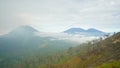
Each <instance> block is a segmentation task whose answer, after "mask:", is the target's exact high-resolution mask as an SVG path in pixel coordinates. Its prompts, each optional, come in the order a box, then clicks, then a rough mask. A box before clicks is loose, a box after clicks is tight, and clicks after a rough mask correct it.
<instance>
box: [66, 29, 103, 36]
mask: <svg viewBox="0 0 120 68" xmlns="http://www.w3.org/2000/svg"><path fill="white" fill-rule="evenodd" d="M64 33H68V34H83V35H95V36H101V35H104V34H105V32H103V31H100V30H97V29H95V28H89V29H88V30H84V29H82V28H70V29H68V30H66V31H64Z"/></svg>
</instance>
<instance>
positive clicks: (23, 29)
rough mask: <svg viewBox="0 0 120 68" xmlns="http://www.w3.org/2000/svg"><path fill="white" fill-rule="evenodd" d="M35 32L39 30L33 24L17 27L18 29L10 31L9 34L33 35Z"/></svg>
mask: <svg viewBox="0 0 120 68" xmlns="http://www.w3.org/2000/svg"><path fill="white" fill-rule="evenodd" d="M35 32H38V31H37V30H36V29H34V28H32V27H31V26H28V25H24V26H19V27H17V28H16V29H14V30H12V31H11V32H9V33H8V34H10V35H33V34H34V33H35Z"/></svg>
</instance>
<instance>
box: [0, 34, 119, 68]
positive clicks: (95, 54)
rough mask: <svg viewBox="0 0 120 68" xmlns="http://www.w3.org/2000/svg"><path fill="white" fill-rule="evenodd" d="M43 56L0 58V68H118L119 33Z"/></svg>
mask: <svg viewBox="0 0 120 68" xmlns="http://www.w3.org/2000/svg"><path fill="white" fill-rule="evenodd" d="M106 37H107V38H106V39H104V40H103V39H101V38H100V39H98V40H93V41H91V42H88V43H83V44H81V45H80V46H76V47H70V48H69V49H68V50H66V51H63V52H56V53H54V54H49V55H45V56H42V57H41V56H40V55H38V54H32V55H29V56H20V57H18V56H16V57H8V58H5V57H2V56H1V57H0V68H120V33H117V34H114V35H113V36H110V37H109V36H106Z"/></svg>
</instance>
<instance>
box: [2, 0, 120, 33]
mask: <svg viewBox="0 0 120 68" xmlns="http://www.w3.org/2000/svg"><path fill="white" fill-rule="evenodd" d="M20 25H30V26H32V27H34V28H36V29H38V30H39V31H44V32H61V31H64V30H66V29H68V28H71V27H81V28H84V29H87V28H97V29H100V30H103V31H106V32H113V31H120V0H0V34H2V33H5V32H7V31H10V30H12V29H14V28H16V27H18V26H20Z"/></svg>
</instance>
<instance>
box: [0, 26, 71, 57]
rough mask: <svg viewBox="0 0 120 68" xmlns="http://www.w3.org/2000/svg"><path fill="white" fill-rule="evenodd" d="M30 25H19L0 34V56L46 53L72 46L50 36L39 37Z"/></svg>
mask: <svg viewBox="0 0 120 68" xmlns="http://www.w3.org/2000/svg"><path fill="white" fill-rule="evenodd" d="M37 32H39V31H37V30H36V29H34V28H32V27H31V26H20V27H17V28H16V29H14V30H12V31H11V32H9V33H8V34H5V35H3V36H0V56H7V55H13V56H15V55H16V56H18V55H25V54H29V55H30V53H34V54H46V53H50V52H54V51H56V52H57V51H61V50H65V49H67V48H69V47H70V46H72V44H71V43H69V42H67V41H63V40H52V41H51V39H53V38H52V37H41V36H38V35H36V33H37Z"/></svg>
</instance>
